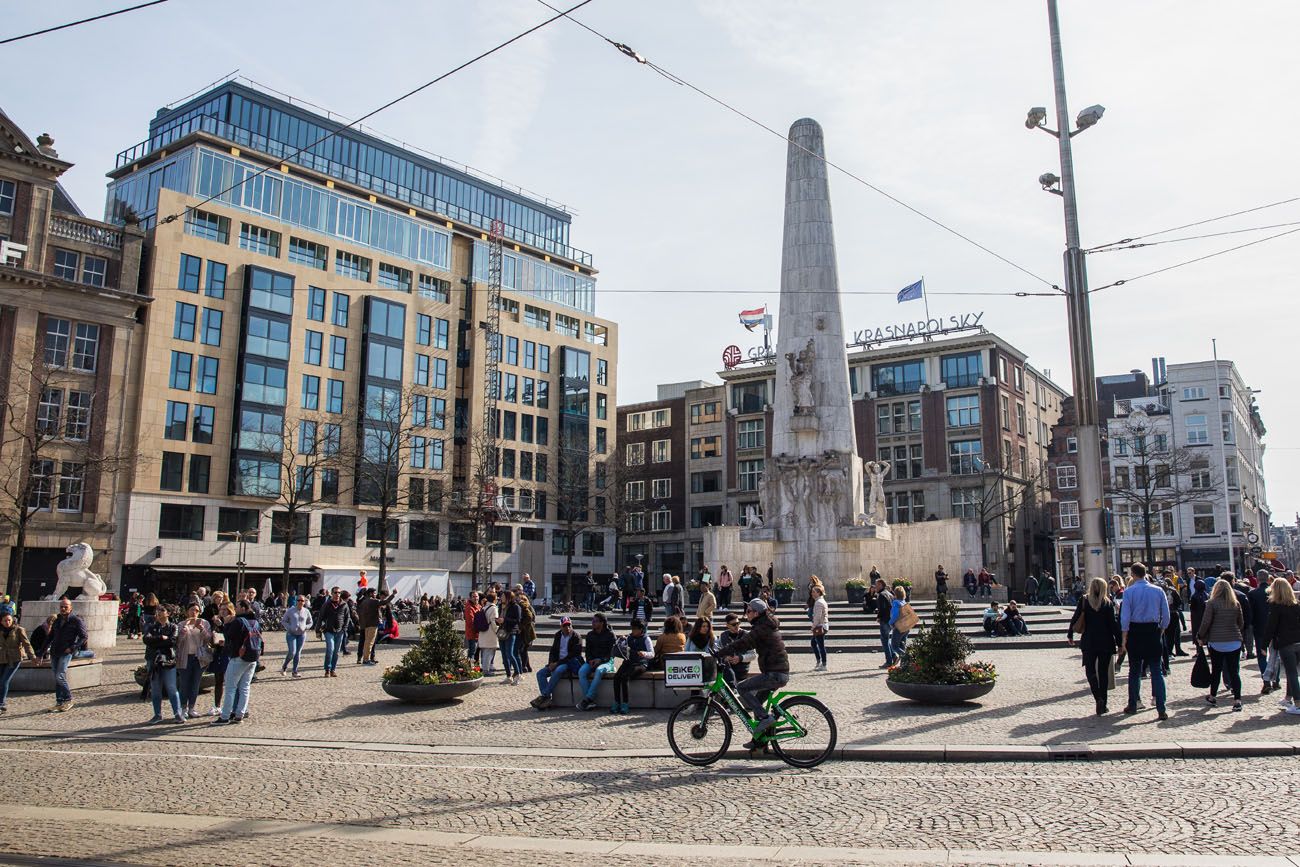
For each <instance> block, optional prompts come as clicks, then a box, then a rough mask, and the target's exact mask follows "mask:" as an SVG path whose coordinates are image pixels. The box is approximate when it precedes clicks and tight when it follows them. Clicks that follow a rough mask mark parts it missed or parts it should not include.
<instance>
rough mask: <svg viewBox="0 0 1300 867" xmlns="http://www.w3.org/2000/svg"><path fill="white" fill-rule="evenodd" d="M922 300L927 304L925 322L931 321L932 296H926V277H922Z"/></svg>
mask: <svg viewBox="0 0 1300 867" xmlns="http://www.w3.org/2000/svg"><path fill="white" fill-rule="evenodd" d="M921 300H922V301H924V302H925V321H926V322H929V321H930V296H929V295H926V294H925V275H921Z"/></svg>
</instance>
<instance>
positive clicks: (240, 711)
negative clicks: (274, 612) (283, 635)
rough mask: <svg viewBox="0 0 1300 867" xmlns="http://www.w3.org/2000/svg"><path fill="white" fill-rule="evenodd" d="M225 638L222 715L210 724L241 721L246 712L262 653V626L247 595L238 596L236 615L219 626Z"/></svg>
mask: <svg viewBox="0 0 1300 867" xmlns="http://www.w3.org/2000/svg"><path fill="white" fill-rule="evenodd" d="M222 634H223V635H224V636H225V639H226V652H227V653H229V654H230V658H229V661H227V663H226V694H225V696H224V697H223V698H222V701H221V716H219V717H217V718H216V719H214V720H213V721H212V724H213V725H226V724H227V723H238V722H242V721H243V719H244V717H245V716H247V715H248V698H249V690H250V689H252V685H253V675H254V674H256V673H257V661H258V660H259V659H260V658H261V657H262V627H261V626H259V625H258V623H257V615H255V614H254V613H253V606H252V603H250V602H249V601H248V600H247V599H240V600H239V605H238V607H237V608H236V616H235V617H234V618H233V619H232V620H231V621H230V622H228V623H227V624H226V625H225V626H224V627H223V628H222Z"/></svg>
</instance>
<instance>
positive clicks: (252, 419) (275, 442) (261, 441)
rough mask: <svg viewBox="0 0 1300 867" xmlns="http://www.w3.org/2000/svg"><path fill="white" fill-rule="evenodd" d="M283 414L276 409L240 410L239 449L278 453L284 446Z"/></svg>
mask: <svg viewBox="0 0 1300 867" xmlns="http://www.w3.org/2000/svg"><path fill="white" fill-rule="evenodd" d="M283 432H284V416H283V415H281V414H280V413H279V412H278V411H274V410H271V411H263V410H257V409H245V410H241V411H240V414H239V441H238V446H239V448H241V449H247V450H249V451H254V452H267V453H274V454H278V453H279V452H280V451H281V450H282V449H283V448H284V441H283V439H282V435H283Z"/></svg>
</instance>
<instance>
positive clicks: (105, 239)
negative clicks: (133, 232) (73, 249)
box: [50, 214, 122, 250]
mask: <svg viewBox="0 0 1300 867" xmlns="http://www.w3.org/2000/svg"><path fill="white" fill-rule="evenodd" d="M50 234H51V235H53V236H54V237H56V238H64V239H66V240H69V241H81V242H83V243H86V244H94V245H96V246H99V247H107V248H108V249H110V250H121V249H122V232H121V231H120V230H118V229H110V228H108V227H106V226H103V225H100V224H99V222H98V221H96V220H87V219H85V218H82V217H74V216H71V215H64V214H59V215H56V216H52V217H50Z"/></svg>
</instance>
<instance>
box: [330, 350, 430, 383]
mask: <svg viewBox="0 0 1300 867" xmlns="http://www.w3.org/2000/svg"><path fill="white" fill-rule="evenodd" d="M366 354H367V364H366V374H367V375H368V376H374V377H378V378H380V379H391V380H394V381H400V380H401V378H402V349H401V347H398V346H389V345H387V344H384V343H371V344H370V345H369V347H367V350H366ZM339 369H342V368H341V367H340V368H339ZM416 382H417V383H419V375H418V371H417V376H416Z"/></svg>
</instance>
